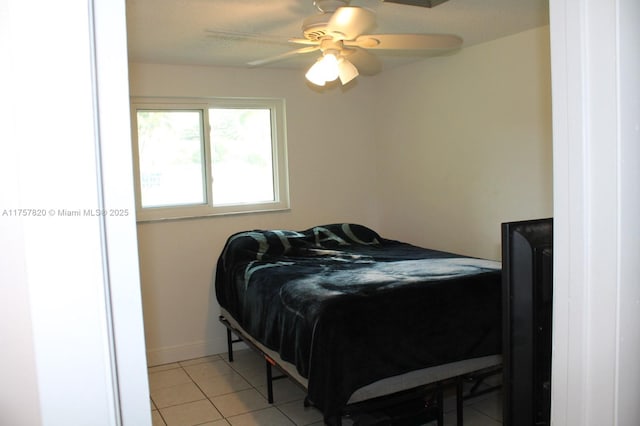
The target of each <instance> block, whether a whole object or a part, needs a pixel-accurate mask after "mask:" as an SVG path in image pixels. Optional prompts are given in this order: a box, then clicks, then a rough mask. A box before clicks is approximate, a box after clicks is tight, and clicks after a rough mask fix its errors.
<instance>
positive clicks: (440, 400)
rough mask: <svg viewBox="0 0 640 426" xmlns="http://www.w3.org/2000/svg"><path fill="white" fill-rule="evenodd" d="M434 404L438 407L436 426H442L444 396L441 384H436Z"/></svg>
mask: <svg viewBox="0 0 640 426" xmlns="http://www.w3.org/2000/svg"><path fill="white" fill-rule="evenodd" d="M436 404H437V405H438V422H437V423H438V426H444V394H443V390H442V384H438V389H437V391H436Z"/></svg>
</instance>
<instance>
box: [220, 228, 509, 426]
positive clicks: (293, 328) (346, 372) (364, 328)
mask: <svg viewBox="0 0 640 426" xmlns="http://www.w3.org/2000/svg"><path fill="white" fill-rule="evenodd" d="M500 276H501V271H500V264H499V263H498V262H494V261H490V260H484V259H478V258H471V257H466V256H461V255H457V254H453V253H447V252H443V251H437V250H431V249H426V248H422V247H417V246H414V245H411V244H408V243H404V242H400V241H395V240H390V239H386V238H383V237H381V236H380V235H379V234H378V233H376V232H375V231H373V230H372V229H370V228H367V227H365V226H362V225H358V224H349V223H341V224H330V225H323V226H316V227H313V228H310V229H307V230H304V231H291V230H253V231H246V232H239V233H236V234H233V235H231V236H230V237H229V238H228V240H227V242H226V244H225V247H224V249H223V251H222V253H221V255H220V257H219V258H218V262H217V267H216V273H215V293H216V298H217V300H218V303H219V304H220V307H221V321H223V323H224V324H225V325H226V326H227V328H228V330H230V331H233V332H234V333H236V334H237V335H238V336H240V337H241V338H242V339H243V340H245V341H246V342H248V343H250V344H251V346H254V347H256V348H257V349H259V350H260V351H261V352H262V353H263V354H265V356H266V357H267V359H268V360H269V361H270V362H272V363H274V364H277V365H278V366H279V367H281V368H282V369H283V371H285V372H286V373H287V374H288V375H289V376H291V377H292V378H294V379H295V380H296V381H297V382H299V383H300V384H302V385H303V387H304V388H305V389H306V391H307V398H306V401H305V402H307V403H310V404H313V405H314V406H316V407H317V408H319V409H320V410H321V411H322V412H323V415H324V418H325V421H326V422H328V423H329V422H331V423H334V422H335V423H338V422H339V420H338V421H334V420H332V419H339V418H340V415H341V414H342V413H343V410H344V409H345V407H346V406H347V405H348V404H352V403H354V402H356V401H359V400H364V399H368V398H375V397H377V396H380V395H382V394H385V393H391V392H396V391H399V390H402V389H405V388H410V387H414V386H418V385H420V384H424V383H430V382H437V381H440V380H443V379H446V378H450V377H456V376H461V375H463V374H466V373H469V372H472V371H476V370H482V369H485V368H488V367H491V366H496V365H499V364H500V362H501V357H500V353H501V285H500ZM230 350H231V349H230Z"/></svg>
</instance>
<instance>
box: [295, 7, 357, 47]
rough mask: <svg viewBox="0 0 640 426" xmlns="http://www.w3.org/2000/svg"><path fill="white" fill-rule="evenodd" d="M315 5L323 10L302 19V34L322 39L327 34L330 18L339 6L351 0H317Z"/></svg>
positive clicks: (308, 37)
mask: <svg viewBox="0 0 640 426" xmlns="http://www.w3.org/2000/svg"><path fill="white" fill-rule="evenodd" d="M313 5H314V6H315V7H316V8H317V9H318V10H319V11H320V12H321V13H319V14H317V15H313V16H310V17H308V18H306V19H305V20H304V21H302V34H303V35H304V38H306V39H307V40H311V41H320V40H322V39H323V38H324V37H326V36H327V35H328V34H327V25H328V24H329V20H330V19H331V16H332V15H333V12H335V11H336V10H337V9H338V8H339V7H343V6H348V5H349V0H315V1H314V2H313Z"/></svg>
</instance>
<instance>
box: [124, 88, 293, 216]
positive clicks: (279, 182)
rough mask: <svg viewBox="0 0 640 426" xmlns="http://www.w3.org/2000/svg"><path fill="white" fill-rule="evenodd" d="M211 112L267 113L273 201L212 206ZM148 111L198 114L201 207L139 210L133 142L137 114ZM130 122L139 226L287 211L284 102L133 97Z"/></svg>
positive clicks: (139, 201)
mask: <svg viewBox="0 0 640 426" xmlns="http://www.w3.org/2000/svg"><path fill="white" fill-rule="evenodd" d="M212 108H245V109H246V108H264V109H269V110H270V111H271V141H272V143H271V149H272V167H273V185H274V188H273V189H274V197H275V199H274V200H273V201H265V202H257V203H237V204H229V205H220V204H215V202H214V200H215V198H214V195H215V194H213V193H212V185H211V182H212V178H211V175H212V171H211V170H212V167H211V157H210V154H211V141H210V140H209V130H208V122H209V120H208V114H209V109H212ZM139 109H148V110H198V111H201V112H202V119H203V123H204V124H203V126H204V129H203V133H202V138H203V139H202V143H203V145H204V147H203V151H204V156H203V164H202V167H203V169H204V173H203V179H204V181H203V186H204V191H205V201H204V203H198V204H185V205H175V206H159V207H144V208H143V207H142V202H141V183H140V168H139V157H138V155H139V154H138V141H137V131H136V129H137V111H138V110H139ZM131 122H132V123H133V125H132V139H133V151H134V171H135V193H136V211H137V219H138V221H139V222H149V221H161V220H174V219H189V218H199V217H211V216H220V215H230V214H246V213H261V212H273V211H288V210H289V208H290V199H289V178H288V166H287V139H286V105H285V100H284V99H279V98H190V97H184V98H166V97H164V98H160V97H158V98H154V97H134V98H132V99H131Z"/></svg>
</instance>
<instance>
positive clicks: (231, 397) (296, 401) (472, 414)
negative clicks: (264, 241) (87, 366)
mask: <svg viewBox="0 0 640 426" xmlns="http://www.w3.org/2000/svg"><path fill="white" fill-rule="evenodd" d="M275 374H277V370H274V375H275ZM273 386H274V398H275V403H274V404H269V403H268V402H267V396H266V395H267V385H266V377H265V361H264V359H263V358H262V357H260V356H259V355H258V354H256V353H255V352H254V351H252V350H238V351H235V352H234V362H232V363H229V362H228V361H227V358H226V354H224V355H212V356H208V357H204V358H198V359H194V360H189V361H181V362H176V363H172V364H166V365H161V366H156V367H151V368H149V389H150V393H151V416H152V420H153V426H194V425H202V426H223V425H224V426H229V425H233V426H286V425H299V426H302V425H313V426H319V425H323V424H324V423H323V421H322V414H321V413H320V412H319V411H318V410H316V409H314V408H312V407H309V408H305V407H304V405H303V399H304V396H305V394H304V392H303V390H302V389H301V388H300V387H298V385H296V384H295V383H293V382H292V381H290V380H289V379H283V380H276V381H275V382H274V385H273ZM501 402H502V401H501V395H500V392H499V391H496V392H492V393H489V394H486V395H483V396H480V397H478V398H474V399H472V400H468V401H466V402H465V409H464V416H465V419H464V420H465V421H464V424H465V425H467V426H499V425H501V424H502V423H501V418H502V404H501ZM455 420H456V414H455V398H454V397H453V395H447V396H446V397H445V425H455V424H456V422H455ZM343 424H344V425H345V426H348V425H350V424H352V423H351V422H350V421H349V420H348V419H345V420H344V421H343ZM435 424H436V423H435V422H432V423H429V424H428V426H435Z"/></svg>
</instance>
